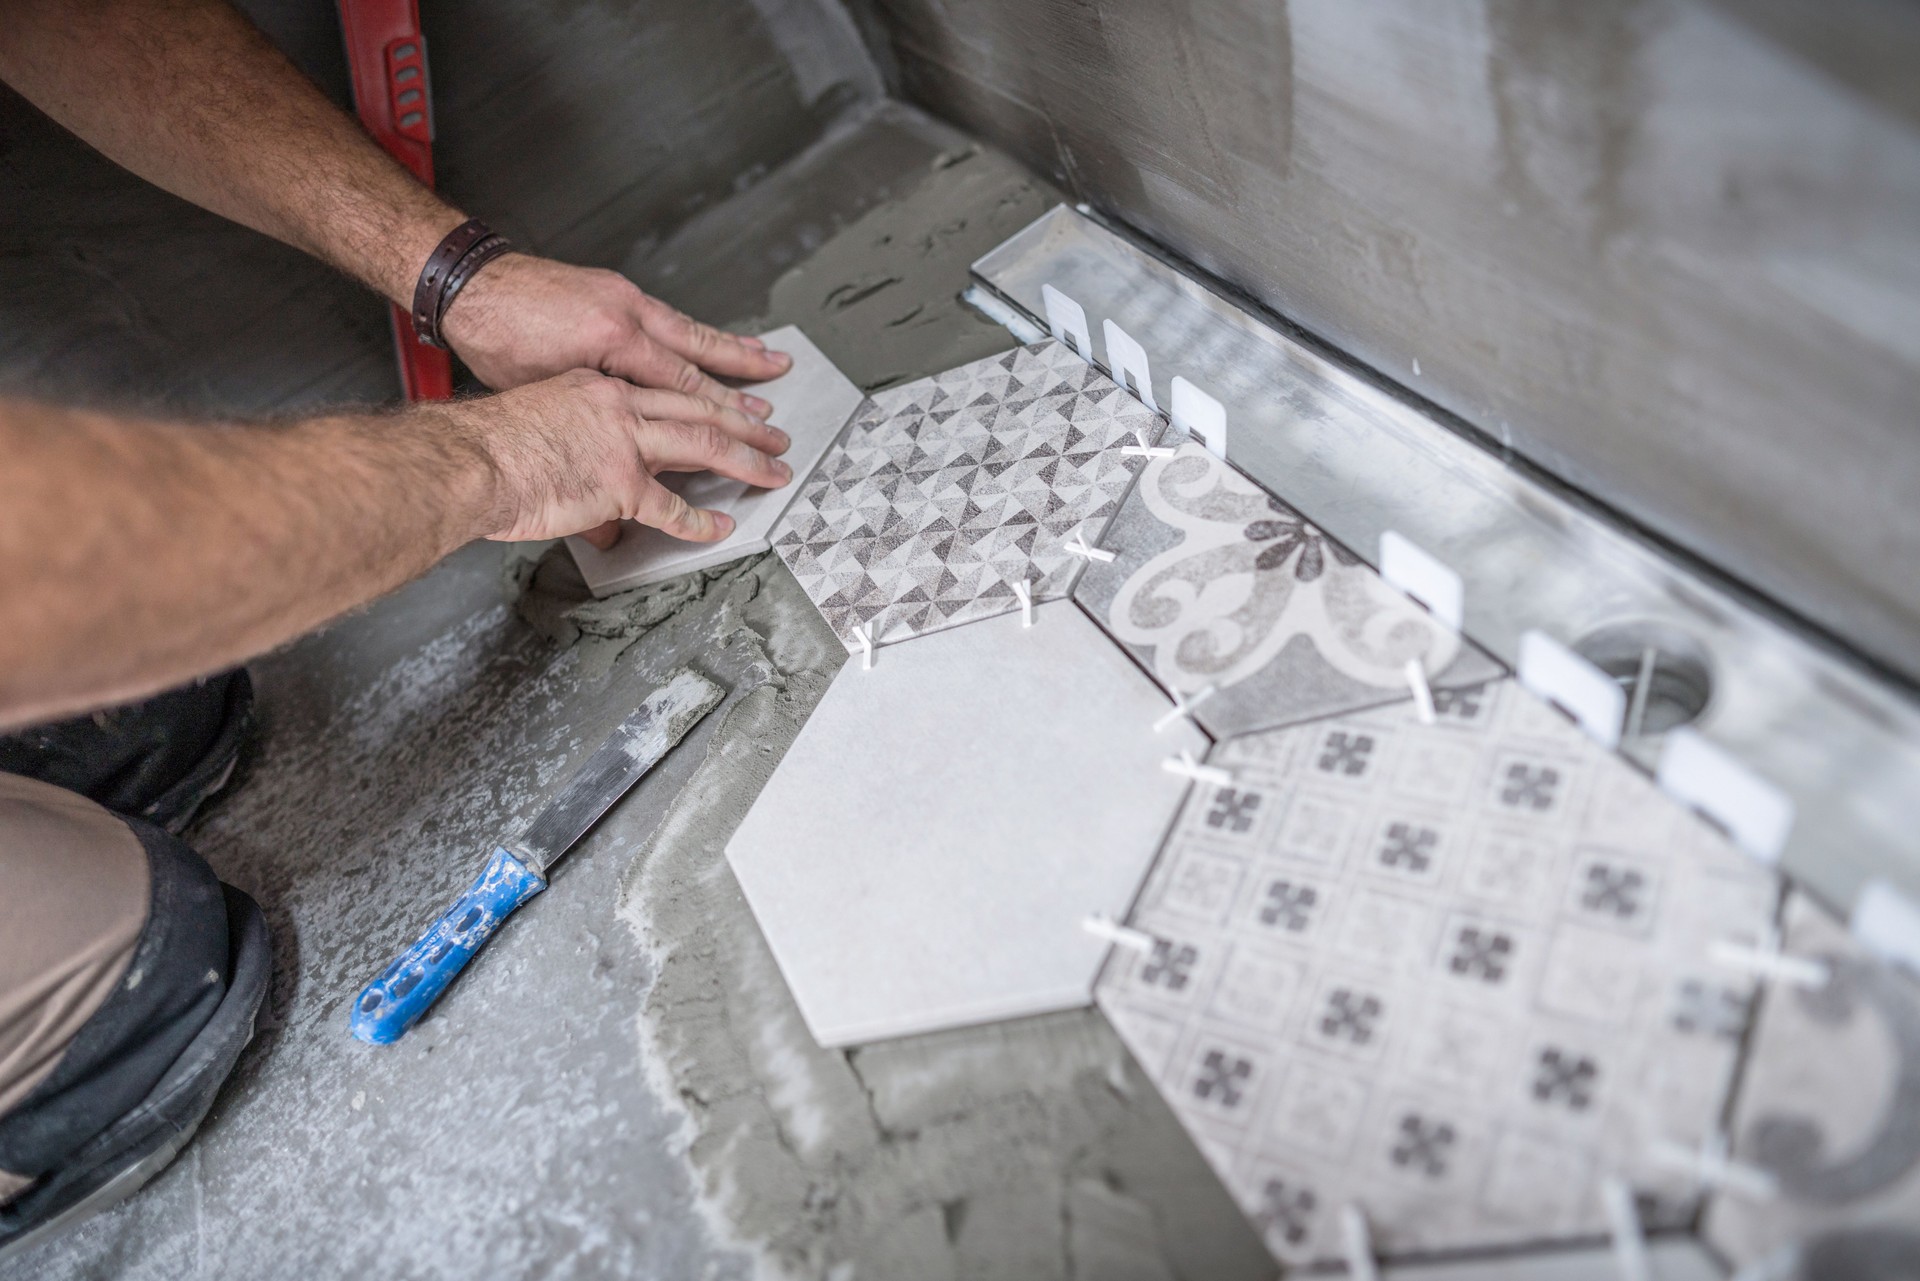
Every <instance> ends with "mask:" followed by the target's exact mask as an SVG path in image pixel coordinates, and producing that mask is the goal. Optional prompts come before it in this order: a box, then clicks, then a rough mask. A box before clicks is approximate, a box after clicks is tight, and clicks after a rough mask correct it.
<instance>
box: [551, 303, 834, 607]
mask: <svg viewBox="0 0 1920 1281" xmlns="http://www.w3.org/2000/svg"><path fill="white" fill-rule="evenodd" d="M761 337H762V338H763V339H765V340H766V344H767V346H768V347H770V348H772V349H773V350H775V351H784V352H786V353H787V354H788V355H789V356H792V357H793V367H792V368H791V369H789V370H787V372H786V373H784V374H782V375H780V376H779V377H778V378H775V379H773V380H772V381H771V382H764V383H759V384H757V385H754V386H751V387H748V388H746V389H745V390H747V391H749V392H752V393H753V394H754V395H756V396H759V397H760V398H761V399H763V400H765V401H767V402H768V403H769V404H771V405H772V406H773V412H772V414H771V415H770V416H769V419H768V421H770V422H771V423H772V424H773V425H774V426H776V427H778V428H780V429H781V430H782V431H784V432H786V433H787V435H788V437H789V438H790V439H791V441H792V444H791V445H790V446H789V447H788V449H787V452H786V453H785V454H783V455H781V457H782V458H784V459H785V460H786V463H787V465H788V466H789V467H791V468H793V480H792V481H791V482H790V483H789V484H787V485H786V486H785V487H783V488H781V489H758V488H755V487H753V486H751V485H746V484H743V483H742V482H740V481H737V480H729V479H728V478H727V477H725V476H718V475H715V474H714V473H713V472H689V473H676V474H669V475H664V476H662V477H661V478H660V483H661V484H663V485H665V486H667V488H669V489H671V490H673V491H674V492H675V493H678V494H679V495H680V496H681V497H682V498H684V499H686V500H687V501H688V502H689V503H692V504H693V505H694V506H695V507H710V508H713V509H714V510H716V511H723V512H726V513H727V514H728V515H729V516H732V517H733V520H734V529H733V532H732V533H731V534H728V535H727V536H726V537H725V538H723V539H721V540H720V541H719V542H717V543H689V542H685V541H683V540H681V539H678V538H675V537H673V536H672V535H670V534H663V533H661V532H660V531H659V530H657V529H651V528H649V527H647V526H645V525H640V524H636V523H634V522H632V521H628V522H626V523H625V524H623V525H622V526H621V528H620V541H619V542H617V543H615V544H614V545H613V546H612V547H610V548H608V549H607V550H606V551H601V550H600V549H599V548H597V547H595V546H594V545H593V544H592V543H589V542H588V541H587V540H586V539H584V538H569V539H568V540H567V548H568V550H570V551H571V552H572V553H573V559H574V561H575V563H577V564H578V565H579V566H580V576H581V577H582V578H584V579H586V580H587V587H588V588H589V589H590V590H591V591H592V592H593V594H594V595H595V596H610V595H612V594H613V593H614V592H620V591H625V590H627V589H628V588H630V587H644V586H645V585H647V584H648V583H658V582H664V581H666V580H667V579H669V578H675V577H678V576H679V575H681V574H689V573H692V572H693V571H694V570H696V569H711V568H712V567H713V566H715V565H724V564H726V563H727V562H728V561H731V560H738V559H739V558H740V557H742V556H751V555H753V554H754V553H755V552H763V551H766V550H767V548H768V547H769V546H771V545H772V534H773V526H774V522H775V521H777V520H779V519H780V517H781V515H782V514H783V513H785V511H786V510H787V507H788V505H789V504H790V503H791V502H792V501H793V499H794V496H795V495H797V494H798V493H799V492H800V490H801V488H802V487H803V486H804V485H805V483H806V480H807V477H809V476H810V475H812V474H813V469H814V468H815V467H816V466H818V465H819V462H820V460H821V458H823V457H825V456H826V452H827V449H828V448H829V447H830V446H831V445H832V444H833V442H834V438H835V437H836V436H838V435H839V434H840V429H841V428H842V427H845V426H846V425H847V419H848V418H849V417H850V416H851V415H852V413H853V411H854V409H855V408H857V407H858V406H859V404H860V389H859V388H858V387H855V386H854V385H853V384H852V383H851V382H848V381H847V378H846V375H845V374H842V373H841V372H840V371H839V370H838V369H837V368H835V367H834V364H833V362H832V361H830V360H828V359H827V358H826V356H825V355H824V354H822V352H821V351H820V349H819V348H818V347H816V346H814V345H813V342H812V341H811V340H810V339H809V338H808V337H807V336H806V335H805V334H803V333H801V332H800V330H799V329H798V328H797V327H795V326H793V325H787V326H785V327H784V328H781V329H775V330H773V331H772V332H770V333H765V334H762V335H761Z"/></svg>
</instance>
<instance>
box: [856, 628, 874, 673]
mask: <svg viewBox="0 0 1920 1281" xmlns="http://www.w3.org/2000/svg"><path fill="white" fill-rule="evenodd" d="M853 638H854V639H855V640H857V641H859V642H860V670H861V671H863V672H870V671H872V670H873V622H872V620H868V621H867V622H864V623H862V624H860V625H859V626H858V627H856V628H854V629H853Z"/></svg>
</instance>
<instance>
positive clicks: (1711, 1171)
mask: <svg viewBox="0 0 1920 1281" xmlns="http://www.w3.org/2000/svg"><path fill="white" fill-rule="evenodd" d="M1647 1156H1648V1158H1649V1159H1651V1160H1652V1161H1653V1162H1654V1163H1655V1164H1656V1165H1662V1166H1665V1167H1666V1168H1667V1169H1670V1170H1678V1171H1681V1172H1683V1173H1686V1174H1689V1175H1692V1176H1693V1179H1694V1181H1695V1182H1697V1183H1699V1184H1700V1185H1701V1186H1702V1187H1706V1188H1714V1189H1719V1190H1720V1191H1724V1192H1731V1193H1733V1194H1734V1195H1735V1196H1741V1197H1745V1198H1747V1199H1748V1200H1750V1201H1771V1200H1773V1199H1774V1198H1775V1197H1777V1196H1779V1194H1780V1185H1779V1183H1778V1182H1777V1181H1776V1180H1775V1179H1774V1177H1773V1175H1771V1174H1769V1173H1768V1172H1767V1171H1765V1170H1763V1169H1761V1168H1760V1167H1759V1166H1757V1165H1748V1164H1746V1163H1745V1162H1743V1161H1736V1160H1734V1159H1733V1158H1732V1157H1731V1156H1729V1155H1727V1137H1726V1135H1724V1134H1716V1135H1714V1136H1713V1138H1711V1139H1709V1140H1708V1141H1707V1142H1706V1143H1705V1144H1703V1145H1701V1146H1700V1147H1699V1148H1697V1149H1696V1148H1689V1147H1686V1146H1684V1145H1682V1144H1679V1143H1675V1142H1673V1141H1672V1140H1671V1139H1655V1140H1654V1141H1653V1143H1652V1144H1651V1145H1650V1146H1649V1147H1648V1148H1647Z"/></svg>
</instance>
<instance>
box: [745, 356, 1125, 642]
mask: <svg viewBox="0 0 1920 1281" xmlns="http://www.w3.org/2000/svg"><path fill="white" fill-rule="evenodd" d="M1162 426H1163V424H1162V423H1161V422H1160V419H1159V417H1158V416H1157V415H1155V414H1154V413H1153V411H1151V410H1149V409H1147V408H1146V407H1145V406H1144V405H1142V404H1140V402H1138V401H1137V400H1135V399H1134V398H1133V397H1131V396H1129V395H1128V394H1127V393H1126V392H1124V391H1122V390H1121V389H1120V388H1119V387H1118V386H1116V385H1115V384H1114V383H1113V381H1112V380H1111V379H1109V378H1108V377H1107V376H1106V375H1105V374H1102V373H1101V372H1100V371H1099V370H1097V369H1095V368H1094V367H1093V366H1091V365H1089V364H1087V363H1086V362H1085V361H1083V360H1081V359H1080V358H1079V357H1078V356H1076V355H1074V354H1073V352H1072V351H1070V350H1068V349H1067V348H1066V347H1063V346H1061V345H1060V344H1059V343H1056V342H1053V341H1052V340H1051V339H1049V340H1047V341H1045V342H1041V343H1036V344H1034V345H1032V346H1029V347H1016V348H1015V349H1014V350H1012V351H1010V352H1007V353H1005V354H1004V355H1000V356H993V357H989V358H988V359H986V360H981V361H976V362H975V363H973V364H970V365H963V366H961V367H960V368H958V369H953V370H949V371H948V372H946V373H943V374H936V375H934V376H933V377H932V378H924V379H921V380H920V381H918V382H913V383H907V384H905V385H903V386H900V387H894V388H890V389H888V390H886V391H883V392H879V393H877V394H876V395H874V396H873V397H872V398H870V399H869V400H868V401H866V402H865V403H864V404H862V405H861V407H860V408H859V409H858V410H856V411H855V413H854V417H853V421H852V423H851V425H850V426H849V428H848V431H847V435H846V438H845V440H844V441H842V443H841V444H840V445H839V446H838V447H836V448H835V449H834V451H833V452H832V453H830V454H829V455H828V456H827V458H826V459H825V460H824V461H823V462H822V463H821V465H820V468H819V470H818V471H817V472H815V474H814V476H813V478H812V479H811V480H810V481H808V482H807V484H806V485H805V486H804V487H803V488H802V489H801V492H800V495H799V497H798V498H796V499H795V500H794V502H793V504H792V506H791V507H789V508H788V510H787V514H786V515H785V517H784V518H782V520H781V522H780V524H779V525H778V526H776V527H775V529H774V532H773V545H774V548H775V550H776V551H778V552H779V554H780V558H781V559H782V560H783V561H785V562H786V564H787V567H788V568H789V569H791V570H792V571H793V575H794V577H795V578H797V579H798V580H799V582H800V586H801V587H802V588H803V589H804V590H805V591H806V593H807V595H808V597H809V598H810V599H811V600H812V601H813V603H814V604H815V605H816V606H818V607H819V609H820V612H821V614H822V615H823V616H824V617H825V618H826V620H827V623H828V625H829V626H831V627H832V628H833V630H834V631H835V632H836V633H837V634H838V635H839V637H840V639H841V640H842V641H843V642H845V643H846V646H847V649H848V651H849V652H857V651H858V649H859V644H858V642H857V641H856V640H855V639H854V635H853V633H854V629H855V628H856V627H859V626H860V625H862V624H865V623H867V622H872V623H873V625H874V632H873V634H874V639H875V640H876V641H882V642H885V641H895V640H901V639H905V638H907V637H910V636H916V635H919V634H921V633H924V632H930V631H937V630H939V629H941V628H943V627H950V626H953V625H955V624H958V623H964V622H969V621H972V620H975V619H980V618H988V617H992V616H993V615H995V614H1003V613H1007V612H1008V611H1010V610H1013V609H1017V608H1018V607H1019V602H1018V598H1017V597H1016V596H1015V595H1014V591H1013V587H1012V584H1014V583H1016V582H1023V581H1024V582H1029V583H1032V584H1033V589H1034V590H1033V595H1034V599H1036V600H1044V599H1051V598H1056V597H1061V596H1065V595H1066V594H1067V592H1068V591H1069V590H1070V589H1071V588H1072V586H1073V578H1074V575H1075V574H1076V573H1078V571H1079V569H1080V567H1081V566H1082V565H1083V564H1085V562H1084V561H1083V560H1082V559H1081V558H1079V557H1078V556H1076V555H1074V554H1073V553H1071V552H1068V551H1067V550H1065V546H1064V545H1065V543H1066V542H1067V541H1068V540H1069V539H1071V538H1072V537H1073V534H1074V532H1075V531H1076V530H1080V529H1084V531H1085V534H1086V537H1087V539H1088V541H1089V542H1093V543H1095V544H1097V543H1098V542H1099V540H1100V537H1101V535H1102V533H1103V531H1104V530H1105V528H1106V525H1107V522H1108V520H1109V519H1110V518H1111V517H1112V515H1113V513H1114V512H1115V511H1117V510H1119V506H1120V500H1121V499H1122V498H1123V497H1124V496H1125V495H1126V492H1127V489H1128V488H1129V487H1130V486H1131V485H1132V483H1133V476H1134V473H1135V472H1136V471H1137V470H1138V469H1139V460H1138V459H1137V458H1131V457H1127V456H1125V455H1123V454H1121V452H1120V449H1121V447H1122V446H1124V445H1128V444H1132V443H1134V441H1133V436H1134V433H1135V432H1136V431H1138V432H1144V433H1145V434H1146V436H1147V438H1148V439H1149V440H1152V439H1154V438H1156V437H1157V436H1158V434H1159V433H1160V431H1161V429H1162Z"/></svg>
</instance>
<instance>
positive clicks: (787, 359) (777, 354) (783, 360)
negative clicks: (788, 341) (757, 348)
mask: <svg viewBox="0 0 1920 1281" xmlns="http://www.w3.org/2000/svg"><path fill="white" fill-rule="evenodd" d="M767 354H768V355H769V356H771V357H773V363H774V364H776V365H778V366H780V368H782V369H791V368H792V367H793V357H792V356H789V355H788V354H787V353H786V352H784V351H770V352H768V353H767Z"/></svg>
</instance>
